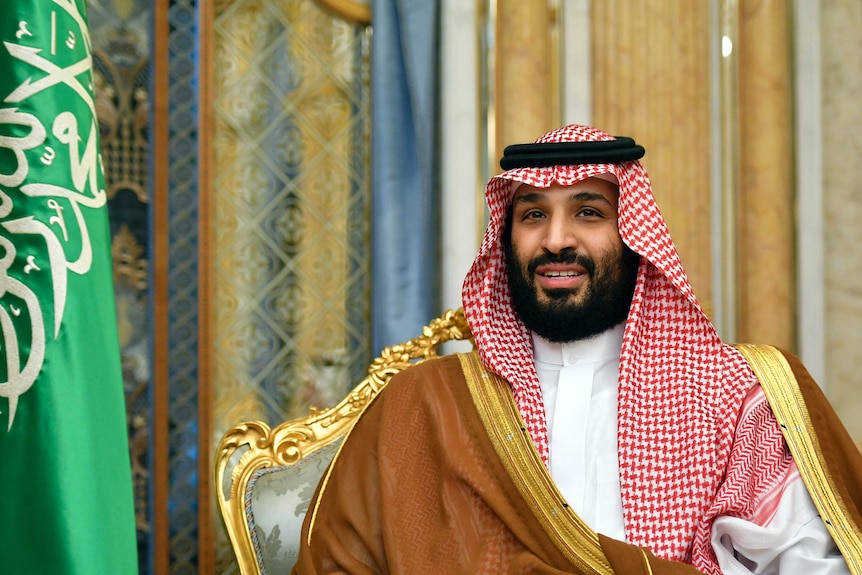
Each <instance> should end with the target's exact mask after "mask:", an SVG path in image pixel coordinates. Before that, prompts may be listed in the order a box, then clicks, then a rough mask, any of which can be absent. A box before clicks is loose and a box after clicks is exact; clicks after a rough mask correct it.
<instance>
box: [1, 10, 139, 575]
mask: <svg viewBox="0 0 862 575" xmlns="http://www.w3.org/2000/svg"><path fill="white" fill-rule="evenodd" d="M0 42H2V46H0V573H3V574H9V575H17V574H26V575H30V574H42V573H51V574H54V573H56V574H72V573H75V574H93V575H107V574H112V575H113V574H127V573H128V574H131V573H136V572H137V556H136V553H137V551H136V540H135V523H134V504H133V496H132V483H131V471H130V462H129V450H128V439H127V431H126V418H125V403H124V397H123V382H122V375H121V366H120V351H119V343H118V339H117V323H116V312H115V307H114V295H113V289H112V269H111V257H110V232H109V228H108V219H107V205H106V195H105V186H104V173H103V171H102V164H101V158H100V155H99V133H98V127H97V122H96V115H95V104H94V98H93V77H92V61H91V45H90V37H89V32H88V29H87V21H86V0H0Z"/></svg>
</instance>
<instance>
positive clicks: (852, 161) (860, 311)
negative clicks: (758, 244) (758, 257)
mask: <svg viewBox="0 0 862 575" xmlns="http://www.w3.org/2000/svg"><path fill="white" fill-rule="evenodd" d="M820 19H821V38H822V39H823V42H822V44H821V46H822V58H823V72H822V73H823V85H822V89H823V174H824V182H823V212H824V217H825V219H826V225H825V226H824V231H825V238H824V243H825V254H824V257H825V258H826V259H825V264H824V270H825V272H826V278H825V281H824V283H825V286H826V294H825V295H826V321H825V323H826V329H825V332H826V343H825V346H824V347H825V350H826V369H827V379H828V386H827V388H826V391H827V393H828V395H829V398H830V400H831V401H832V403H833V405H834V406H835V410H836V411H837V412H838V414H839V415H840V416H841V419H842V421H843V422H844V425H846V426H847V429H848V430H849V431H850V434H851V435H852V436H853V438H854V439H856V443H857V445H859V446H860V447H862V417H860V414H862V370H860V369H859V357H860V351H859V350H860V349H862V287H860V286H862V226H860V225H859V222H860V221H862V161H860V160H862V135H860V132H859V130H858V128H857V127H858V126H862V107H860V106H859V94H860V93H862V2H859V1H858V0H824V1H823V2H821V16H820ZM801 217H805V214H801ZM800 273H803V274H804V273H805V265H804V262H803V265H802V269H801V270H800ZM801 329H805V326H801Z"/></svg>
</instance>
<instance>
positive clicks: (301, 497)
mask: <svg viewBox="0 0 862 575" xmlns="http://www.w3.org/2000/svg"><path fill="white" fill-rule="evenodd" d="M450 340H451V341H455V340H461V341H468V342H470V343H473V341H472V336H471V334H470V329H469V327H468V326H467V321H466V319H465V317H464V313H463V310H460V309H459V310H457V311H447V312H446V313H445V314H443V315H442V316H440V317H439V318H437V319H435V320H434V321H432V322H431V323H430V324H429V325H428V326H426V327H425V328H424V329H423V330H422V335H420V336H418V337H415V338H413V339H411V340H410V341H408V342H406V343H403V344H399V345H394V346H392V347H388V348H386V349H384V350H383V352H382V353H381V355H380V356H379V357H378V358H377V359H375V360H374V361H373V362H372V363H371V365H370V366H369V368H368V376H367V377H366V378H365V379H363V380H362V381H361V382H360V383H359V384H358V385H357V386H356V387H354V388H353V390H352V391H351V392H350V393H349V394H348V395H347V396H346V397H345V398H344V399H342V400H341V401H340V402H339V403H338V404H336V405H335V406H333V407H330V408H328V409H324V410H323V411H319V410H317V409H315V408H311V409H310V410H309V415H308V416H307V417H303V418H298V419H292V420H289V421H285V422H283V423H281V424H279V425H278V426H276V427H274V428H272V429H270V427H269V426H268V425H267V424H266V423H263V422H261V421H250V422H245V423H241V424H239V425H237V426H235V427H234V428H232V429H230V430H229V431H228V432H227V433H225V435H224V437H223V438H222V440H221V441H220V442H219V445H218V447H217V449H216V453H215V469H214V476H213V480H214V482H215V492H216V498H217V499H218V505H219V511H220V512H221V517H222V519H223V520H224V524H225V528H226V529H227V533H228V537H229V539H230V543H231V545H232V546H233V550H234V553H235V554H236V557H237V562H238V563H239V570H240V573H242V574H243V575H249V574H255V575H259V574H262V573H266V572H269V573H287V572H289V570H290V568H291V567H292V566H293V564H294V563H295V562H296V554H297V550H298V547H299V537H300V530H301V527H302V521H303V518H304V516H305V512H306V510H307V509H308V506H309V503H310V500H311V497H312V496H313V494H314V490H315V489H316V487H317V483H318V481H319V479H320V477H322V475H323V472H324V471H325V469H326V466H327V465H328V464H329V462H330V461H331V460H332V457H333V456H334V455H335V452H336V450H337V449H338V445H339V444H340V442H341V439H342V438H343V437H344V435H345V433H346V432H347V431H348V430H349V429H350V427H351V426H352V425H353V423H354V422H355V421H356V418H357V416H358V415H359V414H360V413H361V412H362V410H363V409H364V408H365V406H366V405H368V403H369V402H370V401H371V399H372V398H373V397H374V396H375V395H376V394H377V393H378V392H379V391H380V389H381V388H383V386H385V385H386V383H387V382H388V381H389V379H390V378H391V377H392V376H393V375H395V374H396V373H398V372H399V371H401V370H403V369H405V368H406V367H408V366H410V365H412V364H414V363H419V362H422V361H425V360H427V359H430V358H432V357H436V356H437V355H438V353H437V348H438V346H439V345H440V344H442V343H444V342H446V341H450Z"/></svg>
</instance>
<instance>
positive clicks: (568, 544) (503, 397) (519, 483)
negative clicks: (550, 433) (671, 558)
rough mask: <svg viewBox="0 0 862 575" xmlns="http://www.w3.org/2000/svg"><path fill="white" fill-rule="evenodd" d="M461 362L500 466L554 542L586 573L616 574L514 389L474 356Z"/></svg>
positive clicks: (471, 355)
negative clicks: (552, 469) (539, 445)
mask: <svg viewBox="0 0 862 575" xmlns="http://www.w3.org/2000/svg"><path fill="white" fill-rule="evenodd" d="M459 359H460V361H461V368H462V369H463V371H464V377H465V379H466V380H467V386H468V388H469V389H470V395H471V396H472V397H473V403H474V404H475V405H476V409H477V411H478V412H479V416H480V418H481V419H482V423H483V424H484V425H485V428H486V429H487V430H488V435H489V436H490V438H491V443H492V444H493V445H494V449H495V451H496V452H497V454H498V455H499V457H500V461H501V462H502V463H503V465H504V467H506V470H507V471H508V473H509V475H510V476H511V477H512V480H513V481H514V483H515V486H516V487H517V488H518V492H519V493H520V494H521V496H522V497H523V498H524V500H525V501H527V503H528V504H529V505H530V507H531V508H532V510H533V513H534V514H535V516H536V518H537V519H538V520H539V522H540V523H541V525H542V527H543V528H544V529H545V531H546V532H547V533H548V535H549V536H550V538H551V540H552V541H553V542H554V544H555V545H556V546H557V548H558V549H559V550H560V551H562V553H563V554H564V555H565V556H566V558H567V559H568V560H569V561H571V563H572V564H573V565H575V566H576V567H578V568H579V569H580V570H581V571H582V572H583V573H585V574H590V575H597V574H601V575H605V574H613V572H614V571H613V569H612V568H611V565H610V563H609V562H608V560H607V558H606V557H605V555H604V552H603V551H602V548H601V544H600V543H599V538H598V535H596V533H595V532H594V531H593V530H592V529H590V528H589V527H588V526H587V524H586V523H584V521H583V520H582V519H581V518H580V517H578V515H577V514H576V513H575V512H574V511H573V510H572V509H571V508H570V507H569V505H568V504H567V503H566V500H565V499H564V498H563V496H562V494H560V492H559V490H558V489H557V486H556V484H554V481H553V479H551V476H550V474H549V473H548V471H547V469H546V467H545V465H544V463H543V462H542V459H541V457H540V456H539V453H538V452H537V451H536V448H535V446H534V445H533V441H532V439H531V437H530V432H529V431H527V428H526V425H525V424H524V421H523V419H522V418H521V414H520V413H519V412H518V407H517V406H516V405H515V402H514V400H513V399H512V394H511V391H510V390H509V385H508V384H507V383H506V382H505V381H504V380H503V379H502V378H501V377H499V376H498V375H496V374H493V373H490V372H488V371H487V370H485V368H484V366H483V365H482V361H481V360H480V359H479V355H478V353H476V352H475V351H473V352H471V353H465V354H459Z"/></svg>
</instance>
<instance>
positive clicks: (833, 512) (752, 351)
mask: <svg viewBox="0 0 862 575" xmlns="http://www.w3.org/2000/svg"><path fill="white" fill-rule="evenodd" d="M735 347H736V349H738V350H739V351H740V352H741V353H742V355H743V356H744V357H745V359H746V360H747V361H748V363H749V365H751V369H752V370H754V374H755V375H756V376H757V379H758V380H759V381H760V386H761V387H762V388H763V392H764V393H765V394H766V399H767V400H768V401H769V405H770V406H771V407H772V412H773V413H774V414H775V419H776V420H777V421H778V424H779V426H780V427H781V433H782V434H783V435H784V440H785V441H786V442H787V445H788V447H789V448H790V453H792V454H793V459H794V461H796V466H797V467H798V468H799V473H800V475H801V476H802V480H803V482H804V483H805V486H806V487H807V488H808V493H809V494H810V495H811V499H812V500H813V501H814V505H815V506H816V507H817V510H818V511H819V512H820V516H821V517H822V518H823V522H824V523H825V524H826V529H827V530H828V531H829V534H830V535H831V536H832V539H833V540H834V541H835V544H836V545H837V546H838V549H839V550H840V551H841V554H842V555H843V556H844V560H845V561H847V566H848V567H849V568H850V572H851V573H853V575H862V532H860V530H859V527H858V526H857V525H855V524H854V523H853V521H851V520H850V515H849V513H848V511H847V506H846V505H845V503H844V501H843V500H842V499H841V496H840V495H839V494H838V492H837V490H836V488H835V482H834V480H833V479H832V474H831V473H830V472H829V469H828V468H827V467H826V462H825V460H824V459H823V452H822V451H821V449H820V440H819V438H818V437H817V434H816V432H815V431H814V426H813V425H812V423H811V418H810V416H809V414H808V408H807V407H806V405H805V400H804V399H803V398H802V392H801V391H800V389H799V385H798V383H797V381H796V376H794V375H793V370H792V369H791V367H790V364H788V363H787V360H786V359H785V358H784V355H783V354H782V353H781V352H780V351H779V350H778V349H776V348H775V347H772V346H771V345H754V344H739V345H736V346H735Z"/></svg>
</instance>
